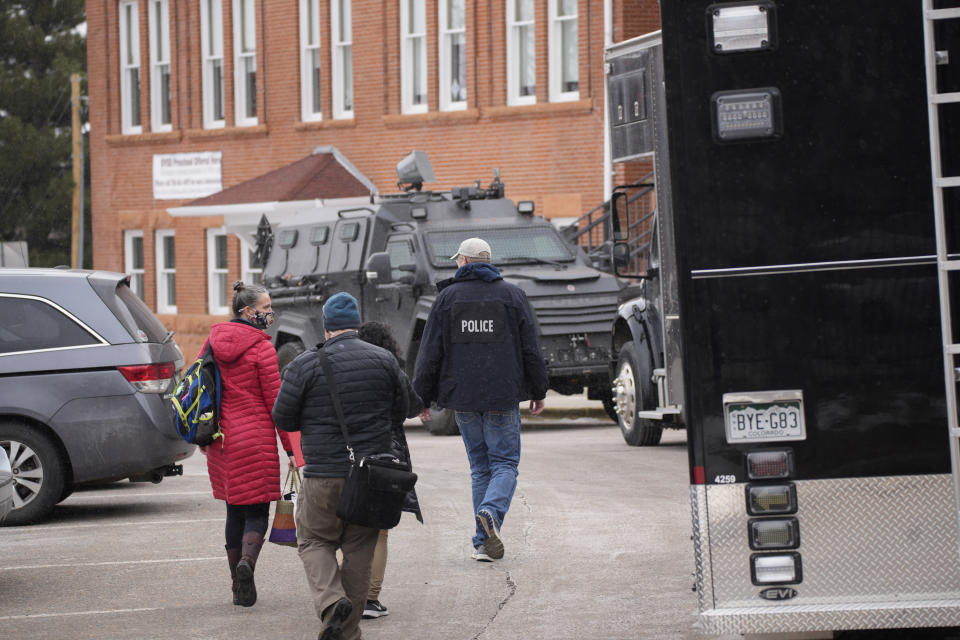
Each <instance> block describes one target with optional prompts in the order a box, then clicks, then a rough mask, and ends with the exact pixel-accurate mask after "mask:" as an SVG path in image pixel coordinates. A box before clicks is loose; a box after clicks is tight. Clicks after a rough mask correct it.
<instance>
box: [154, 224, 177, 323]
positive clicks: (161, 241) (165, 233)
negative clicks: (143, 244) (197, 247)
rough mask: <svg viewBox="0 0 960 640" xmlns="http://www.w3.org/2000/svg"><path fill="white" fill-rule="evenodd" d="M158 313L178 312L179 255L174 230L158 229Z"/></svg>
mask: <svg viewBox="0 0 960 640" xmlns="http://www.w3.org/2000/svg"><path fill="white" fill-rule="evenodd" d="M156 236H157V313H176V312H177V254H176V238H175V237H174V232H173V229H157V234H156Z"/></svg>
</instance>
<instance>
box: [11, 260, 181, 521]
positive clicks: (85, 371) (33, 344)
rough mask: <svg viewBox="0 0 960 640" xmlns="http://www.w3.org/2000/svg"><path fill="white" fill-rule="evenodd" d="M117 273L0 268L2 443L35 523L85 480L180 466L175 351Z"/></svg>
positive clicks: (151, 474) (153, 474)
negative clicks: (172, 394)
mask: <svg viewBox="0 0 960 640" xmlns="http://www.w3.org/2000/svg"><path fill="white" fill-rule="evenodd" d="M172 335H173V334H172V332H168V331H167V330H166V328H164V326H163V324H162V323H161V322H160V321H159V320H158V319H157V317H156V316H155V315H154V314H153V312H151V311H150V309H149V308H148V307H147V306H146V305H145V304H144V303H143V301H141V300H140V298H138V297H137V296H136V294H135V293H134V292H133V291H132V290H131V289H130V286H129V281H128V278H127V276H124V275H123V274H119V273H110V272H104V271H82V270H73V269H2V268H0V380H2V382H0V447H2V448H3V449H4V450H5V451H6V454H7V456H8V457H9V460H10V465H11V470H12V475H13V503H14V504H13V511H12V512H11V513H10V515H9V516H8V517H7V519H6V521H5V522H4V524H6V525H21V524H29V523H32V522H36V521H38V520H40V519H42V518H44V517H46V516H47V515H49V514H50V512H51V511H52V510H53V508H54V506H55V505H56V504H57V503H58V502H60V501H62V500H64V499H65V498H66V497H67V496H69V495H70V493H71V492H72V491H73V489H74V487H76V486H77V485H79V484H83V483H90V482H98V481H104V480H114V479H122V478H126V477H132V478H135V479H150V480H153V481H154V482H159V480H160V479H162V478H163V477H164V476H167V475H175V474H177V473H182V466H180V465H179V464H178V463H179V462H180V461H182V460H183V459H184V458H187V457H188V456H190V455H191V454H192V453H193V451H194V449H195V447H194V446H193V445H190V444H187V443H186V442H184V441H183V440H181V439H180V438H179V436H178V435H177V433H176V430H175V427H174V420H173V414H172V409H171V403H170V401H169V394H170V392H171V391H172V387H173V384H174V382H175V378H176V376H177V373H178V372H179V371H180V369H181V368H182V367H183V362H184V360H183V354H182V353H181V351H180V348H179V347H178V346H177V344H176V342H175V341H174V340H173V339H172Z"/></svg>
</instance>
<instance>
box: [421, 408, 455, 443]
mask: <svg viewBox="0 0 960 640" xmlns="http://www.w3.org/2000/svg"><path fill="white" fill-rule="evenodd" d="M430 413H431V414H432V417H431V418H430V420H428V421H427V422H424V423H423V426H425V427H426V428H427V431H429V432H430V433H431V434H432V435H435V436H455V435H458V434H459V433H460V427H458V426H457V412H456V411H454V410H453V409H442V408H440V407H438V406H437V405H435V404H432V405H430Z"/></svg>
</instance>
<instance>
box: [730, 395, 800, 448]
mask: <svg viewBox="0 0 960 640" xmlns="http://www.w3.org/2000/svg"><path fill="white" fill-rule="evenodd" d="M723 413H724V422H725V424H726V431H727V442H730V443H732V442H757V441H769V440H774V441H780V442H782V441H788V440H805V439H806V437H807V429H806V424H805V423H804V419H803V392H802V391H755V392H751V393H725V394H723Z"/></svg>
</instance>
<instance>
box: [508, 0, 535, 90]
mask: <svg viewBox="0 0 960 640" xmlns="http://www.w3.org/2000/svg"><path fill="white" fill-rule="evenodd" d="M533 12H534V1H533V0H507V104H511V105H520V104H533V103H535V102H536V101H537V48H536V44H537V43H536V39H535V31H534V14H533Z"/></svg>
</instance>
